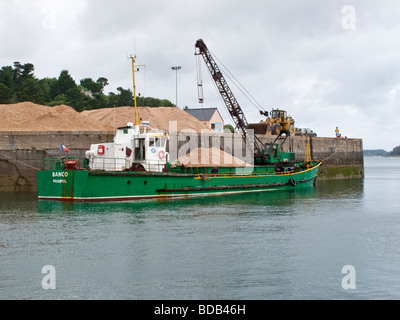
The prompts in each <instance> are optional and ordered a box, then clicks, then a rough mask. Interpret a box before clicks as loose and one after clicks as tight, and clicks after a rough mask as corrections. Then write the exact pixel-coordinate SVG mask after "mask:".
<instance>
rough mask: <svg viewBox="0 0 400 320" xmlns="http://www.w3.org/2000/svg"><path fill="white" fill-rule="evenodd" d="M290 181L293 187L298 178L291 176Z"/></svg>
mask: <svg viewBox="0 0 400 320" xmlns="http://www.w3.org/2000/svg"><path fill="white" fill-rule="evenodd" d="M289 183H290V184H291V185H292V186H293V187H295V186H296V183H297V182H296V180H294V179H293V178H290V180H289Z"/></svg>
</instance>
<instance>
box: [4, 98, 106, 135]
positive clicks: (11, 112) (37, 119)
mask: <svg viewBox="0 0 400 320" xmlns="http://www.w3.org/2000/svg"><path fill="white" fill-rule="evenodd" d="M0 114H1V117H2V119H1V122H0V131H86V130H93V131H96V130H112V129H113V126H108V125H106V124H104V123H98V122H96V121H93V119H91V118H89V117H88V116H86V115H82V114H81V113H79V112H77V111H75V110H74V109H73V108H71V107H69V106H66V105H60V106H55V107H48V106H42V105H39V104H35V103H32V102H21V103H17V104H0Z"/></svg>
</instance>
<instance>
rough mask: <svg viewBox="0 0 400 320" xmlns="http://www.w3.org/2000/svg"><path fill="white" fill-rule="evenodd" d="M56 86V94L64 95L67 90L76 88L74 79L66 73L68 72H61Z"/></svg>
mask: <svg viewBox="0 0 400 320" xmlns="http://www.w3.org/2000/svg"><path fill="white" fill-rule="evenodd" d="M57 86H58V91H59V92H58V94H60V93H64V94H66V93H67V91H68V90H70V89H73V88H76V86H77V85H76V83H75V81H74V79H73V78H72V77H71V75H70V74H69V73H68V70H63V71H61V73H60V76H59V77H58V81H57Z"/></svg>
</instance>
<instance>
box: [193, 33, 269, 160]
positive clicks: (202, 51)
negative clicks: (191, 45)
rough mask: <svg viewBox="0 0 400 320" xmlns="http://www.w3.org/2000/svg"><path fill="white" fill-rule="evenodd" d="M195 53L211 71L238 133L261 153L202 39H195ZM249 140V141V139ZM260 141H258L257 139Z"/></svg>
mask: <svg viewBox="0 0 400 320" xmlns="http://www.w3.org/2000/svg"><path fill="white" fill-rule="evenodd" d="M195 47H196V49H197V50H196V53H195V54H196V55H202V56H203V59H204V61H205V63H206V65H207V68H208V70H209V71H210V73H211V76H212V78H213V80H214V82H215V85H216V86H217V89H218V91H219V93H220V94H221V97H222V99H223V100H224V103H225V106H226V107H227V109H228V111H229V114H230V115H231V117H232V120H233V121H234V123H235V125H236V127H237V128H238V129H239V131H240V133H241V134H242V136H243V138H244V139H245V140H246V142H248V143H250V142H253V144H254V146H255V148H256V150H257V152H258V154H259V155H261V154H262V152H261V147H260V146H259V144H257V143H256V140H255V139H257V137H256V136H255V135H250V134H248V130H249V129H248V126H249V124H248V122H247V120H246V117H245V115H244V113H243V110H242V108H241V107H240V105H239V102H238V101H237V100H236V98H235V96H234V95H233V93H232V91H231V89H230V88H229V85H228V83H227V82H226V80H225V78H224V76H223V75H222V72H221V70H220V69H219V67H218V65H217V63H216V62H215V60H214V58H213V57H212V55H211V53H210V51H209V50H208V48H207V46H206V44H205V43H204V41H203V39H199V40H197V41H196V44H195ZM249 140H250V141H249ZM259 142H260V141H259Z"/></svg>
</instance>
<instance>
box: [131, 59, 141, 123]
mask: <svg viewBox="0 0 400 320" xmlns="http://www.w3.org/2000/svg"><path fill="white" fill-rule="evenodd" d="M128 59H132V77H133V101H134V105H135V125H139V120H138V114H137V104H136V84H135V72H139V68H137V69H135V60H136V56H130V57H129V58H128ZM144 66H145V65H144V64H141V65H137V66H136V67H144Z"/></svg>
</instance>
